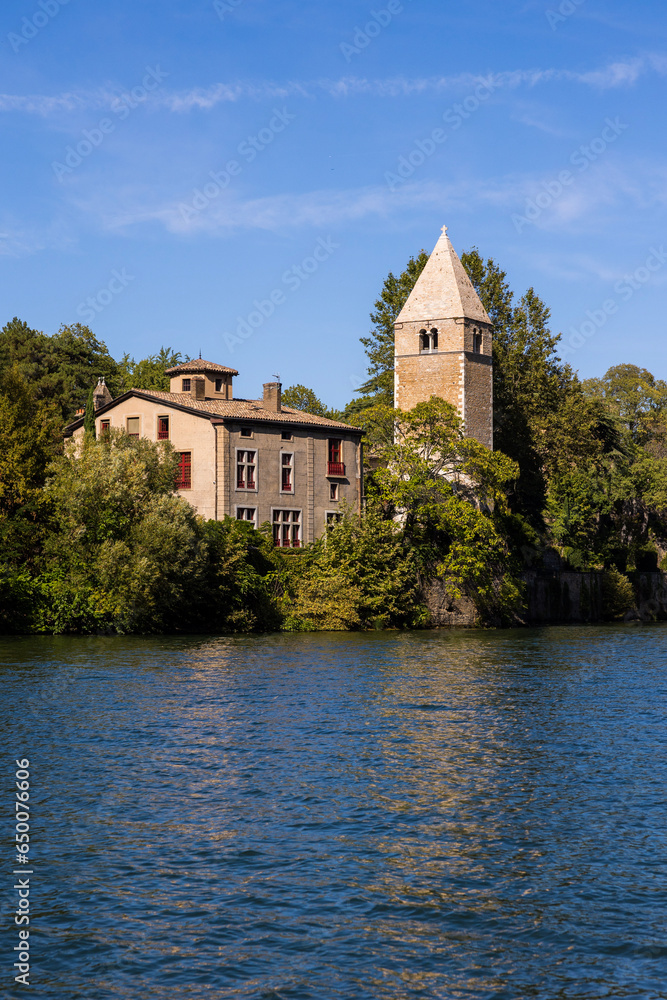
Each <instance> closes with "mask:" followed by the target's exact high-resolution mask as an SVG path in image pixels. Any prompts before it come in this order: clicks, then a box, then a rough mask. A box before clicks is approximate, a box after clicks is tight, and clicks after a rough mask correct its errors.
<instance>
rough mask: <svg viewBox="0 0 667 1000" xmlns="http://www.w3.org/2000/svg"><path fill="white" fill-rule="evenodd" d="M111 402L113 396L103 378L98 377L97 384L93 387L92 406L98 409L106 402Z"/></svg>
mask: <svg viewBox="0 0 667 1000" xmlns="http://www.w3.org/2000/svg"><path fill="white" fill-rule="evenodd" d="M111 402H113V396H112V395H111V393H110V392H109V389H108V388H107V386H106V384H105V382H104V379H103V378H100V379H98V380H97V385H96V386H95V388H94V389H93V406H94V407H95V409H96V410H99V408H100V407H101V406H106V405H107V403H111Z"/></svg>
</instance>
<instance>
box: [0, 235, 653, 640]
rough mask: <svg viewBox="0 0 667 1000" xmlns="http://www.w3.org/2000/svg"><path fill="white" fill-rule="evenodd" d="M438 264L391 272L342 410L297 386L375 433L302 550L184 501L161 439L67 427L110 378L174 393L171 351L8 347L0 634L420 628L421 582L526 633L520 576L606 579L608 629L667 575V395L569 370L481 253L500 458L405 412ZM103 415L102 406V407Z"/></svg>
mask: <svg viewBox="0 0 667 1000" xmlns="http://www.w3.org/2000/svg"><path fill="white" fill-rule="evenodd" d="M426 260H427V256H426V254H425V253H423V252H422V253H421V254H419V255H417V256H416V257H414V258H412V259H411V260H410V261H409V262H408V266H407V268H406V270H405V271H404V272H403V273H402V274H401V275H399V276H398V277H395V276H393V275H389V277H388V279H387V281H386V282H385V285H384V287H383V289H382V292H381V295H380V298H379V299H378V301H377V302H376V304H375V308H374V310H373V313H372V314H371V318H372V322H373V328H372V330H371V333H370V335H369V336H368V337H365V338H363V343H364V346H365V348H366V351H367V354H368V358H369V370H368V380H367V381H366V383H365V384H364V385H362V387H361V389H360V391H359V393H358V394H357V398H356V399H355V400H354V401H352V402H351V403H349V404H348V406H347V408H346V409H345V411H344V412H342V413H341V412H338V411H333V410H330V409H329V408H328V407H327V406H326V405H325V404H324V403H322V402H321V401H320V400H319V399H318V398H317V396H316V395H315V393H314V391H313V390H312V389H309V388H307V387H305V386H303V385H297V386H292V387H290V388H289V389H286V390H285V394H284V398H285V401H286V402H288V404H289V405H293V406H296V407H297V408H300V409H304V410H307V411H309V412H314V413H320V414H325V415H330V416H339V417H342V418H343V419H346V420H347V421H349V422H350V423H354V424H355V425H357V426H360V427H362V428H363V429H364V434H365V445H366V448H365V453H366V460H367V468H366V500H365V504H364V509H363V511H362V512H361V514H359V513H358V512H354V511H352V510H344V511H343V512H342V516H341V517H340V519H339V520H338V521H337V522H336V523H334V524H332V525H331V527H330V528H329V529H328V531H327V534H326V536H325V537H323V538H321V539H319V540H318V541H317V542H315V544H314V545H311V546H307V547H306V548H304V549H303V550H297V551H283V550H277V549H275V548H274V547H273V543H272V536H271V530H270V526H269V525H265V526H262V527H261V528H260V530H258V531H256V530H254V529H253V528H252V527H251V526H250V525H248V524H246V523H243V522H236V521H233V520H231V519H226V520H224V521H221V522H210V521H209V522H206V521H203V520H202V519H201V518H199V517H198V516H197V515H196V514H195V513H194V511H193V510H192V508H191V507H190V505H189V504H188V503H187V502H186V501H185V500H183V499H182V498H180V497H179V496H178V495H177V494H176V492H175V489H174V482H175V461H176V460H175V456H174V453H173V451H172V450H171V448H170V446H169V444H168V443H164V444H162V443H161V444H152V443H151V442H148V441H145V440H141V439H139V440H136V439H132V438H128V437H127V436H126V435H124V434H120V433H112V434H110V435H109V436H106V437H105V438H104V439H103V440H101V441H96V440H95V439H94V435H93V433H88V434H87V435H86V438H85V443H84V447H83V449H82V450H81V452H80V453H78V454H74V453H73V452H71V451H67V452H65V451H64V449H63V445H62V427H63V424H64V423H65V422H66V421H67V420H70V419H71V418H72V417H73V416H74V413H75V412H76V410H77V409H80V408H81V407H83V406H84V405H85V403H86V400H87V399H88V397H89V393H90V390H91V386H92V385H93V384H94V382H95V381H96V380H97V378H98V377H100V376H101V377H104V378H105V380H106V382H107V385H109V387H110V389H111V392H112V394H113V395H117V394H119V393H121V392H123V391H125V390H126V389H128V388H129V387H130V386H136V387H137V388H144V389H151V388H153V389H163V388H166V387H167V385H168V382H167V380H166V377H165V375H164V372H165V369H166V368H168V367H170V366H171V365H173V364H176V363H178V362H179V361H181V360H183V359H182V358H181V356H180V355H178V354H175V353H174V352H173V351H172V350H170V349H169V348H163V349H162V350H161V351H160V352H159V354H156V355H154V356H152V357H149V358H145V359H142V360H140V361H138V362H137V361H135V360H134V359H133V358H130V357H129V356H128V355H125V356H124V357H123V358H122V359H121V361H119V362H117V361H115V360H114V359H113V358H112V357H111V356H110V354H109V352H108V350H107V348H106V346H105V345H104V344H103V343H102V342H101V341H99V340H97V338H96V337H95V336H94V334H93V333H92V332H91V331H90V330H89V329H88V328H87V327H84V326H81V325H78V324H77V325H74V326H69V327H63V328H62V329H61V330H60V331H58V333H56V334H55V335H53V336H46V335H44V334H42V333H40V332H37V331H34V330H31V329H29V328H28V326H27V325H26V324H25V323H23V322H21V321H19V320H17V319H15V320H13V321H12V322H10V323H8V324H7V326H5V328H4V329H3V330H2V332H1V333H0V546H1V551H0V630H1V631H4V632H15V633H22V632H48V633H51V632H55V633H63V632H84V633H90V632H109V633H111V632H120V633H132V632H155V631H158V632H159V631H175V630H176V631H253V630H274V629H285V630H292V631H300V630H315V629H360V628H380V627H386V628H394V627H397V628H398V627H421V626H425V625H428V622H429V611H428V607H427V603H426V600H425V593H426V590H427V587H428V583H429V581H433V580H440V581H443V582H444V583H445V584H446V588H447V592H448V593H449V594H450V595H451V598H452V601H453V602H456V600H457V599H460V598H462V597H463V596H465V597H466V598H468V599H469V600H472V602H473V604H474V606H475V608H476V611H477V616H478V620H479V622H480V623H487V624H493V625H508V624H512V623H515V622H520V621H521V620H522V616H523V613H524V607H525V587H524V583H523V579H522V577H523V574H524V573H525V571H526V570H528V569H532V570H537V571H538V572H539V571H540V570H541V569H544V568H545V567H552V568H553V567H554V565H560V566H562V567H563V568H569V569H574V570H600V571H602V572H604V573H605V574H606V575H605V578H604V587H603V590H604V593H605V606H606V609H607V615H608V617H610V618H614V617H619V616H622V615H623V613H624V612H625V610H627V607H628V605H629V604H630V603H631V601H632V586H631V577H632V574H633V573H636V572H641V571H651V570H656V569H658V568H659V567H660V568H663V569H664V568H667V567H666V562H665V557H666V556H667V384H666V383H665V382H664V381H661V380H660V379H658V378H656V377H655V376H654V375H653V374H652V373H650V372H648V371H646V370H644V369H640V368H638V367H636V366H634V365H631V364H623V365H617V366H615V367H613V368H611V369H610V370H609V371H608V372H607V373H606V374H605V375H604V376H602V377H601V378H599V379H590V380H587V381H581V380H580V379H579V378H578V376H577V374H576V372H575V371H574V370H573V369H572V368H571V366H570V365H568V364H566V363H565V362H564V361H562V360H561V359H560V358H559V356H558V342H559V338H558V337H557V336H555V335H554V334H552V333H551V331H550V329H549V310H548V308H547V307H546V306H545V304H544V303H543V302H542V301H541V300H540V299H539V297H538V296H537V295H536V293H535V292H534V290H533V289H529V290H528V291H527V292H526V293H525V294H524V295H522V296H521V297H520V298H518V299H516V298H515V296H514V295H513V293H512V291H511V289H510V287H509V285H508V282H507V277H506V275H505V273H504V272H503V271H502V270H501V268H500V267H499V266H498V265H497V264H496V263H495V262H494V261H493V260H484V259H483V258H482V257H481V256H480V254H479V253H478V252H477V251H476V250H472V251H471V252H470V253H468V254H464V255H463V257H462V261H463V264H464V266H465V267H466V269H467V271H468V273H469V275H470V277H471V279H472V281H473V283H474V285H475V287H476V289H477V291H478V294H479V295H480V298H481V299H482V302H483V303H484V305H485V307H486V309H487V311H488V313H489V315H490V317H491V319H492V321H493V323H494V325H495V341H494V397H495V448H496V450H494V451H493V452H490V451H488V450H487V449H485V448H483V447H482V446H481V445H479V444H478V443H477V442H475V441H473V440H471V439H465V438H464V437H463V434H462V429H461V425H460V420H459V418H458V415H457V413H456V411H455V410H454V409H453V408H452V407H451V406H449V405H448V404H447V403H445V402H444V401H443V400H439V399H437V398H432V399H431V400H430V401H429V402H426V403H421V404H419V405H418V406H417V407H415V409H414V410H413V411H411V412H410V413H402V412H400V411H397V410H395V409H394V406H393V371H392V366H393V322H394V320H395V318H396V316H397V314H398V312H399V311H400V309H401V307H402V305H403V303H404V302H405V300H406V298H407V296H408V295H409V293H410V291H411V289H412V287H413V285H414V283H415V281H416V280H417V278H418V276H419V274H420V273H421V270H422V269H423V267H424V265H425V263H426ZM89 407H90V404H89Z"/></svg>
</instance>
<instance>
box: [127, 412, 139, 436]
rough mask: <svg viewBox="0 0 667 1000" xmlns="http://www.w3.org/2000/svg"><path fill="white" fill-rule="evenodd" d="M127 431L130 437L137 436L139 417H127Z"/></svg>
mask: <svg viewBox="0 0 667 1000" xmlns="http://www.w3.org/2000/svg"><path fill="white" fill-rule="evenodd" d="M127 433H128V436H129V437H131V438H138V437H139V417H128V418H127Z"/></svg>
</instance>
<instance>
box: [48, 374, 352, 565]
mask: <svg viewBox="0 0 667 1000" xmlns="http://www.w3.org/2000/svg"><path fill="white" fill-rule="evenodd" d="M167 374H168V375H169V376H170V379H171V384H170V391H169V392H154V391H148V390H139V389H131V390H130V391H129V392H126V393H124V394H123V395H122V396H119V397H118V398H117V399H111V395H110V393H109V390H108V389H107V388H106V386H104V385H103V384H102V383H100V384H99V385H98V387H97V389H96V390H95V394H94V395H95V429H96V434H97V436H98V438H99V437H101V436H102V435H104V433H105V431H106V430H108V429H111V428H116V429H119V430H124V431H126V432H127V433H128V434H131V435H133V436H136V437H144V438H148V440H150V441H170V442H171V443H172V445H173V447H174V448H175V450H176V452H177V453H178V456H179V473H178V475H179V479H178V489H179V493H180V494H181V496H183V497H184V498H185V499H186V500H188V501H189V503H191V504H192V506H193V507H194V508H195V509H196V510H197V511H198V513H200V514H201V515H202V516H203V517H205V518H210V519H215V520H221V519H222V518H223V517H225V516H229V517H234V518H237V519H239V520H246V521H250V522H252V523H253V524H254V525H255V527H259V525H260V524H263V523H264V522H266V521H268V522H270V523H271V524H272V525H273V533H274V540H275V541H276V544H277V545H280V546H283V547H289V548H298V547H301V546H302V545H304V544H308V543H309V542H312V541H314V540H315V539H316V538H317V537H319V536H320V535H321V534H322V533H323V532H324V530H325V529H326V525H327V523H328V522H330V521H331V520H332V519H334V518H336V517H337V515H338V512H339V511H340V509H341V504H342V502H343V501H347V503H348V504H349V505H351V506H352V507H354V508H358V507H359V506H360V503H361V493H362V482H363V455H362V446H361V431H360V430H359V429H357V428H355V427H350V426H348V425H347V424H343V423H339V422H338V421H334V420H328V419H326V418H324V417H316V416H313V415H312V414H309V413H303V412H301V411H300V410H295V409H293V408H291V407H287V406H283V404H282V398H281V386H280V383H279V382H268V383H266V385H265V386H264V394H263V398H262V399H235V398H234V391H233V379H234V376H235V375H237V374H238V372H237V371H236V370H235V369H233V368H227V367H225V366H224V365H218V364H214V363H212V362H208V361H202V360H201V359H200V360H198V361H191V362H188V363H186V364H183V365H179V366H177V367H176V368H172V369H170V370H169V371H168V372H167ZM83 433H84V430H83V417H80V418H79V419H77V420H75V421H74V422H73V423H71V424H70V425H69V426H68V427H67V428H66V429H65V434H66V437H72V438H74V439H75V440H76V439H80V438H81V437H82V436H83Z"/></svg>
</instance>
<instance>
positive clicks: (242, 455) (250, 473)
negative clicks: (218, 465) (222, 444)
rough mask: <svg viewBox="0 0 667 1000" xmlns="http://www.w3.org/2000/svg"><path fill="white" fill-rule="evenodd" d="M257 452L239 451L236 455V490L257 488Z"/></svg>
mask: <svg viewBox="0 0 667 1000" xmlns="http://www.w3.org/2000/svg"><path fill="white" fill-rule="evenodd" d="M256 456H257V452H255V451H237V453H236V488H237V489H239V490H254V489H256V488H257V484H256V478H255V472H256V470H257V462H256Z"/></svg>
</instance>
